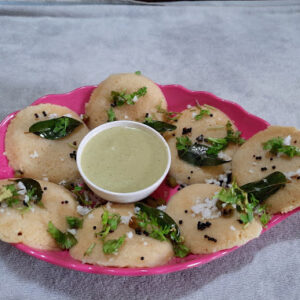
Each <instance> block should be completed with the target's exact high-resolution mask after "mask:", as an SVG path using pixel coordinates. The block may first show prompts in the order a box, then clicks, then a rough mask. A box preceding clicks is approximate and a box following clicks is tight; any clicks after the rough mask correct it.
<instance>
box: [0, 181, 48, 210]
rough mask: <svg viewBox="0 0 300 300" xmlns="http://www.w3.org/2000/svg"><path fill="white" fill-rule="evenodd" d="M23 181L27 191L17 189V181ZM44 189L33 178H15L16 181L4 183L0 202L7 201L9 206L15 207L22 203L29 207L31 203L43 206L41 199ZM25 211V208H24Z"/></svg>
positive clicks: (0, 193)
mask: <svg viewBox="0 0 300 300" xmlns="http://www.w3.org/2000/svg"><path fill="white" fill-rule="evenodd" d="M18 182H21V183H23V185H24V187H25V189H26V191H24V192H23V193H21V190H18V189H17V185H16V183H18ZM42 196H43V191H42V188H41V185H40V184H39V182H37V181H36V180H34V179H31V178H21V179H17V180H15V182H14V183H11V184H8V185H4V186H3V187H2V188H1V189H0V202H3V201H5V202H6V204H7V206H8V207H13V206H15V205H18V204H20V203H22V204H23V205H24V206H26V207H29V205H30V203H32V202H33V203H34V204H37V205H40V206H42V204H41V202H40V201H41V199H42ZM23 211H24V212H25V210H23Z"/></svg>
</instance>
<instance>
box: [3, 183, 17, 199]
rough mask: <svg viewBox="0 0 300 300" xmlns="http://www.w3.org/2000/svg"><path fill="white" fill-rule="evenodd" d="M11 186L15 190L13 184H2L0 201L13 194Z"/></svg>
mask: <svg viewBox="0 0 300 300" xmlns="http://www.w3.org/2000/svg"><path fill="white" fill-rule="evenodd" d="M11 186H12V187H11ZM12 188H13V189H15V190H16V188H15V185H14V184H9V185H4V186H3V187H2V188H1V190H0V202H2V201H4V200H6V199H8V198H11V197H12V196H14V193H13V191H12Z"/></svg>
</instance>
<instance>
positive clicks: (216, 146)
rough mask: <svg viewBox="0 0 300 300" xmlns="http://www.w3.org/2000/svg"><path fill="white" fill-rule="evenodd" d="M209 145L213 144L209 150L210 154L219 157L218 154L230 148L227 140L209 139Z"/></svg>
mask: <svg viewBox="0 0 300 300" xmlns="http://www.w3.org/2000/svg"><path fill="white" fill-rule="evenodd" d="M207 140H208V142H209V143H211V144H212V145H211V147H210V148H209V149H208V150H207V153H208V154H215V155H218V153H219V152H220V151H221V150H223V149H225V148H226V147H227V146H228V141H227V140H226V138H208V139H207Z"/></svg>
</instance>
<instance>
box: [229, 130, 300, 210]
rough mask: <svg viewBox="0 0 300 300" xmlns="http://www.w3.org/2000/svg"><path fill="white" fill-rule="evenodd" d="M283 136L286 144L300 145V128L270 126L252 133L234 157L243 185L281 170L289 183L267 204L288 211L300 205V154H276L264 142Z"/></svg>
mask: <svg viewBox="0 0 300 300" xmlns="http://www.w3.org/2000/svg"><path fill="white" fill-rule="evenodd" d="M278 137H281V138H282V139H283V141H284V144H285V145H286V146H288V145H290V146H295V147H299V146H300V131H299V130H298V129H296V128H294V127H282V126H270V127H268V128H267V129H266V130H264V131H260V132H259V133H257V134H255V135H254V136H252V137H251V138H250V139H249V140H247V142H246V143H245V144H244V145H242V147H240V149H239V150H238V151H237V152H236V154H235V155H234V157H233V161H232V175H233V177H234V178H236V181H237V183H238V184H239V185H240V186H242V185H244V184H246V183H249V182H253V181H257V180H260V179H262V178H264V177H265V176H267V175H269V174H271V173H273V172H274V171H281V172H282V173H284V174H285V175H286V177H287V178H288V179H289V182H288V183H287V184H286V186H285V187H284V188H282V189H280V190H279V191H278V192H276V193H275V194H274V195H272V196H270V197H269V198H268V199H267V200H266V201H265V204H266V205H267V209H268V211H269V213H271V214H275V213H279V212H281V213H286V212H288V211H291V210H293V209H294V208H296V207H298V206H300V156H294V157H289V156H287V155H286V154H283V153H279V154H277V155H276V154H272V153H271V152H270V151H268V150H264V148H263V143H265V142H267V141H268V140H270V139H273V138H278Z"/></svg>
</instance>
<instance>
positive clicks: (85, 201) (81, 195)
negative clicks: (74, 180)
mask: <svg viewBox="0 0 300 300" xmlns="http://www.w3.org/2000/svg"><path fill="white" fill-rule="evenodd" d="M70 190H71V192H72V193H73V194H74V195H75V196H76V200H77V201H78V202H79V204H80V205H82V206H91V205H92V200H90V198H89V195H88V191H86V190H84V188H83V187H82V186H80V185H76V186H75V187H74V188H73V189H72V188H71V189H70Z"/></svg>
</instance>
